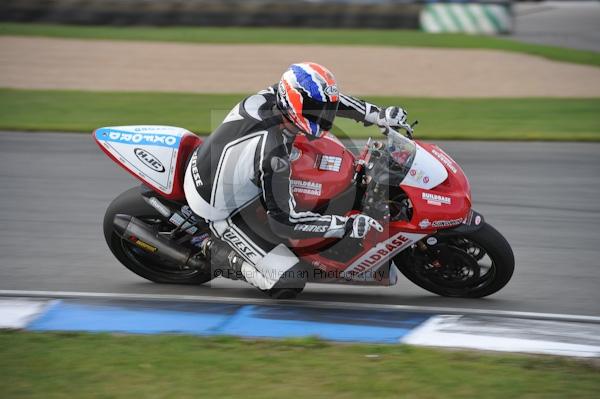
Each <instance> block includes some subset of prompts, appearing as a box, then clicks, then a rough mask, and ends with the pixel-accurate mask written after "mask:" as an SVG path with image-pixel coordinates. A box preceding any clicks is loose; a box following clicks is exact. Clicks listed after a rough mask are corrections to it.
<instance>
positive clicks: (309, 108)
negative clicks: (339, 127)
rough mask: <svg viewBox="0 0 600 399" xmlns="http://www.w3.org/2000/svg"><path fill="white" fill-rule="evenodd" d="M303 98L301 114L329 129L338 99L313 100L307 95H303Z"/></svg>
mask: <svg viewBox="0 0 600 399" xmlns="http://www.w3.org/2000/svg"><path fill="white" fill-rule="evenodd" d="M303 100H304V101H303V103H302V116H304V117H305V118H306V119H308V120H309V121H311V122H313V123H316V124H317V125H319V127H320V128H321V129H323V130H327V131H329V130H331V128H332V127H333V120H334V119H335V115H336V113H337V109H338V105H339V101H327V102H321V101H315V100H313V99H312V98H310V97H308V96H304V98H303Z"/></svg>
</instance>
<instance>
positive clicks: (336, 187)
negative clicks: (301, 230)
mask: <svg viewBox="0 0 600 399" xmlns="http://www.w3.org/2000/svg"><path fill="white" fill-rule="evenodd" d="M290 160H291V164H292V179H291V180H292V181H291V186H292V192H293V194H294V198H295V199H296V203H297V205H298V208H299V209H303V210H306V209H315V208H317V207H320V206H323V205H325V204H326V203H327V202H328V201H329V200H331V199H333V198H335V197H337V196H339V195H340V194H341V193H343V192H344V191H345V190H346V189H347V188H348V187H349V186H350V184H351V182H352V176H353V174H354V155H353V154H352V153H351V152H350V151H349V150H347V149H346V148H345V147H344V145H343V144H342V142H341V141H339V140H338V139H337V138H336V137H335V136H333V135H332V134H331V133H329V134H327V135H326V136H324V137H323V138H320V139H317V140H312V141H309V140H308V139H307V138H306V137H305V136H298V137H297V138H296V140H295V141H294V147H293V149H292V154H291V156H290Z"/></svg>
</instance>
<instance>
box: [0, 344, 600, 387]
mask: <svg viewBox="0 0 600 399" xmlns="http://www.w3.org/2000/svg"><path fill="white" fill-rule="evenodd" d="M0 358H1V359H2V361H1V362H0V393H1V394H2V397H4V398H13V399H16V398H43V399H53V398H135V399H138V398H145V399H146V398H148V399H151V398H232V397H239V398H282V397H283V398H286V397H289V398H304V397H306V398H444V399H453V398H469V397H473V398H502V399H506V398H570V399H573V398H592V397H595V395H596V394H597V393H598V392H599V391H600V378H598V377H599V372H598V369H597V368H595V367H594V366H592V365H591V364H589V363H583V362H576V361H572V360H566V359H562V358H553V357H534V356H519V355H492V354H481V353H475V352H448V351H435V350H431V349H421V348H414V347H406V346H396V345H394V346H392V345H379V346H376V345H333V344H328V343H324V342H322V341H318V340H315V339H303V340H287V341H241V340H238V339H234V338H227V337H220V338H219V337H218V338H196V337H190V336H111V335H105V334H48V333H46V334H43V333H37V334H36V333H20V332H3V333H0Z"/></svg>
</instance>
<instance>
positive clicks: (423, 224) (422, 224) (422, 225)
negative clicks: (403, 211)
mask: <svg viewBox="0 0 600 399" xmlns="http://www.w3.org/2000/svg"><path fill="white" fill-rule="evenodd" d="M429 226H431V222H430V221H429V219H423V220H421V221H420V222H419V227H420V228H422V229H426V228H428V227H429Z"/></svg>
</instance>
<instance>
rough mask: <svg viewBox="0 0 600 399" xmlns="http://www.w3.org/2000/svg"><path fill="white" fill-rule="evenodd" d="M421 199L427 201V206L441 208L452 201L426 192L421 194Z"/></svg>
mask: <svg viewBox="0 0 600 399" xmlns="http://www.w3.org/2000/svg"><path fill="white" fill-rule="evenodd" d="M423 181H425V179H423ZM421 198H423V199H424V200H425V201H427V203H428V204H429V205H436V206H441V205H442V204H445V205H450V204H451V203H452V199H451V198H450V197H446V196H444V195H439V194H434V193H428V192H424V193H423V194H421ZM461 220H462V219H461Z"/></svg>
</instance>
